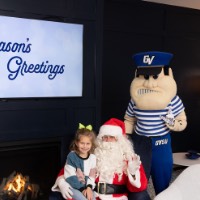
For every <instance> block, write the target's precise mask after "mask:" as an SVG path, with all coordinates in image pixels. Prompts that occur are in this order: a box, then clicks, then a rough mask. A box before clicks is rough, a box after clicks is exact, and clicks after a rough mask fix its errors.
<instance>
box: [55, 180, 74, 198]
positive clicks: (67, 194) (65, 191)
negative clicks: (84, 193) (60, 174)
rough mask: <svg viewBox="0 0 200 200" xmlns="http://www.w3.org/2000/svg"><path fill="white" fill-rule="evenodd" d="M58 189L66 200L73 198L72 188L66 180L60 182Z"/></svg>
mask: <svg viewBox="0 0 200 200" xmlns="http://www.w3.org/2000/svg"><path fill="white" fill-rule="evenodd" d="M58 187H59V189H60V192H61V194H62V196H63V198H64V199H71V198H72V195H73V192H72V191H71V186H70V185H69V183H67V182H66V181H65V179H60V180H59V182H58Z"/></svg>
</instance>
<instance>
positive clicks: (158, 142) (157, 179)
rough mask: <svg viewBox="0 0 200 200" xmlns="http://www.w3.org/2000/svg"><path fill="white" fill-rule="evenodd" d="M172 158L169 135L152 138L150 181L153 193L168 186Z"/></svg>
mask: <svg viewBox="0 0 200 200" xmlns="http://www.w3.org/2000/svg"><path fill="white" fill-rule="evenodd" d="M172 167H173V158H172V148H171V136H170V134H167V135H164V136H159V137H154V138H152V169H151V170H152V171H151V176H152V181H153V185H154V189H155V193H156V194H158V193H160V192H162V191H163V190H164V189H166V188H167V187H168V186H169V183H170V181H171V176H172Z"/></svg>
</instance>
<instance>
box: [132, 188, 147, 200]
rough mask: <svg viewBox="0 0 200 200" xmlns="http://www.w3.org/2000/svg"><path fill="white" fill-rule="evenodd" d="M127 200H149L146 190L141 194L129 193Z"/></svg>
mask: <svg viewBox="0 0 200 200" xmlns="http://www.w3.org/2000/svg"><path fill="white" fill-rule="evenodd" d="M128 200H151V198H150V196H149V194H148V192H147V191H146V190H144V191H142V192H130V193H129V194H128Z"/></svg>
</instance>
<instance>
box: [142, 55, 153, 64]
mask: <svg viewBox="0 0 200 200" xmlns="http://www.w3.org/2000/svg"><path fill="white" fill-rule="evenodd" d="M154 58H155V56H151V57H150V56H149V55H145V56H144V57H143V63H145V64H148V65H151V63H152V62H153V59H154Z"/></svg>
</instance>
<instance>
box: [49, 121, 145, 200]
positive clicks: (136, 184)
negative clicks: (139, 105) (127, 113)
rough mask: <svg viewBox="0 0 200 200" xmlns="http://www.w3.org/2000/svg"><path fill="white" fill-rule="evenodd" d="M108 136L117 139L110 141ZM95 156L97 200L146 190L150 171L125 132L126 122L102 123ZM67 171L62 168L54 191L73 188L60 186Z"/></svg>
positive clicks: (120, 198) (116, 198) (122, 197)
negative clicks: (134, 149) (147, 176)
mask: <svg viewBox="0 0 200 200" xmlns="http://www.w3.org/2000/svg"><path fill="white" fill-rule="evenodd" d="M108 137H110V138H112V139H113V141H106V140H105V138H108ZM95 155H96V158H97V162H96V163H97V166H96V168H97V176H96V177H97V178H96V181H95V182H96V188H95V191H96V193H95V195H96V199H97V200H128V197H127V196H128V192H141V191H143V190H146V188H147V178H146V174H145V172H144V168H143V166H142V164H141V161H140V157H139V156H138V155H136V154H135V153H134V151H133V146H132V143H131V141H129V140H128V139H127V137H126V135H125V125H124V122H122V121H121V120H118V119H115V118H111V119H110V120H109V121H107V122H106V123H105V124H104V125H102V126H101V128H100V130H99V134H98V136H97V148H96V149H95ZM63 173H64V170H61V171H60V173H59V176H58V177H57V180H56V182H55V184H54V186H53V187H52V190H53V191H61V193H62V191H66V190H68V189H69V186H65V187H62V188H59V185H60V184H59V183H60V181H62V182H64V181H65V180H63V179H64V176H63ZM65 188H66V189H65ZM62 195H63V194H62Z"/></svg>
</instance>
